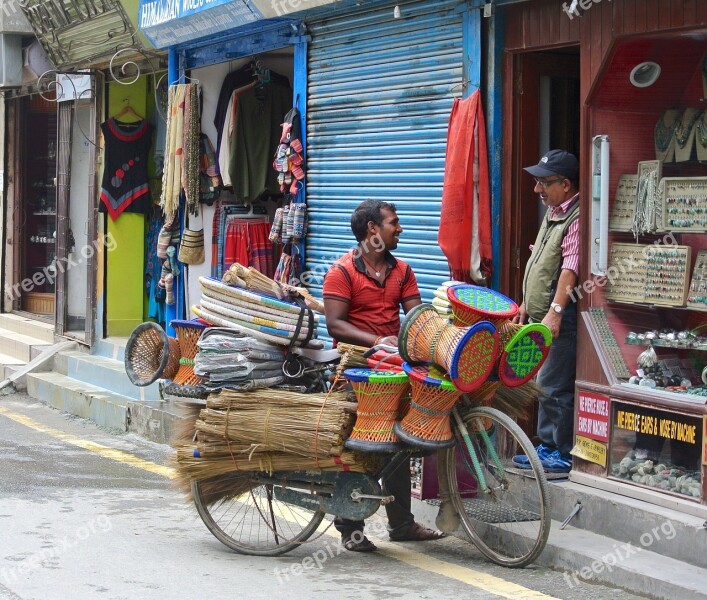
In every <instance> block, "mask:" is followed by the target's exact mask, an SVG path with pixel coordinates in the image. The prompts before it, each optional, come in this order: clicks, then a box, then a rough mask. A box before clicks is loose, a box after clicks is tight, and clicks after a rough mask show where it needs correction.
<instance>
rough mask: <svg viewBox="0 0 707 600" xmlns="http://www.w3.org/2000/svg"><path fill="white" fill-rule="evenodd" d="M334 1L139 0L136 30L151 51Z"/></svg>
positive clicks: (333, 0) (334, 0)
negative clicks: (152, 47) (143, 35)
mask: <svg viewBox="0 0 707 600" xmlns="http://www.w3.org/2000/svg"><path fill="white" fill-rule="evenodd" d="M334 2H336V0H140V7H139V9H138V26H139V28H140V30H141V31H142V32H143V33H144V34H145V36H147V38H148V39H149V40H150V42H151V43H152V45H153V46H155V48H167V47H168V46H174V45H177V44H182V43H185V42H189V41H192V40H197V39H201V38H206V37H209V36H212V35H215V34H218V33H223V32H225V31H229V30H232V29H235V28H237V27H242V26H243V25H248V24H249V23H255V22H256V21H261V20H264V19H273V18H277V17H285V16H287V15H290V14H292V13H296V12H301V11H304V10H308V9H311V8H316V7H318V6H324V5H326V4H333V3H334Z"/></svg>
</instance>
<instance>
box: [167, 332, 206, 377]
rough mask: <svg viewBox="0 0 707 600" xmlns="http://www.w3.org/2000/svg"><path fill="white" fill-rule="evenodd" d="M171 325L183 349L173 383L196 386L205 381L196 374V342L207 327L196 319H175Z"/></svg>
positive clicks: (197, 349)
mask: <svg viewBox="0 0 707 600" xmlns="http://www.w3.org/2000/svg"><path fill="white" fill-rule="evenodd" d="M170 325H172V327H174V330H175V331H176V332H177V339H178V340H179V348H180V349H181V354H182V356H181V358H180V359H179V370H178V371H177V374H176V375H175V376H174V379H172V383H173V384H175V385H182V386H195V385H198V384H200V383H203V381H204V380H203V379H202V378H201V377H198V376H197V375H195V374H194V357H195V356H196V353H197V352H198V351H199V348H198V347H197V345H196V343H197V342H198V341H199V337H200V336H201V332H202V331H204V329H205V328H206V326H205V325H203V324H201V323H197V322H196V321H179V320H176V319H175V320H173V321H171V322H170Z"/></svg>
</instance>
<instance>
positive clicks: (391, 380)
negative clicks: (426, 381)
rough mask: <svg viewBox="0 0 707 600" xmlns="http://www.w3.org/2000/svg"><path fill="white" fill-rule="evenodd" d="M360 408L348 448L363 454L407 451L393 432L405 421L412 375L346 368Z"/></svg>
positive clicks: (346, 375)
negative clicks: (399, 422) (405, 400)
mask: <svg viewBox="0 0 707 600" xmlns="http://www.w3.org/2000/svg"><path fill="white" fill-rule="evenodd" d="M344 377H345V378H346V380H347V381H348V382H349V383H350V384H351V387H353V390H354V393H355V394H356V399H357V400H358V406H357V408H356V424H355V425H354V428H353V432H352V433H351V435H350V436H349V439H348V440H346V442H345V443H344V445H345V446H346V447H347V448H348V449H349V450H359V451H362V452H397V451H398V450H401V449H402V448H403V445H402V444H401V443H400V441H399V440H398V437H397V436H396V435H395V433H394V432H393V425H394V423H395V422H396V421H398V420H399V419H400V418H402V414H401V413H402V412H403V410H405V408H406V407H403V406H402V404H403V399H404V397H405V395H406V393H407V391H408V389H409V387H410V385H409V381H408V376H407V375H406V374H405V373H403V372H398V371H378V370H373V369H346V370H345V371H344Z"/></svg>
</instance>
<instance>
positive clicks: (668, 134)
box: [654, 112, 682, 152]
mask: <svg viewBox="0 0 707 600" xmlns="http://www.w3.org/2000/svg"><path fill="white" fill-rule="evenodd" d="M666 114H667V113H666ZM665 116H666V115H663V116H662V117H660V119H658V122H657V123H656V124H655V130H654V137H655V147H656V148H657V149H658V151H659V152H665V151H666V150H667V149H668V147H669V146H670V140H672V139H673V135H674V134H675V129H676V128H677V125H678V123H679V122H680V120H681V119H682V112H680V113H678V114H677V115H676V117H675V119H673V122H672V123H671V124H670V125H666V124H665Z"/></svg>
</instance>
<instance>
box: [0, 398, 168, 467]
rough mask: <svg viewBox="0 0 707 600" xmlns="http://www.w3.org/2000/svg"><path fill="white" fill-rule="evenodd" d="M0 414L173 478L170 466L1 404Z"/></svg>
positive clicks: (106, 456) (82, 446)
mask: <svg viewBox="0 0 707 600" xmlns="http://www.w3.org/2000/svg"><path fill="white" fill-rule="evenodd" d="M0 415H3V416H5V417H7V418H8V419H12V420H13V421H15V422H16V423H19V424H20V425H24V426H25V427H29V428H30V429H34V430H35V431H40V432H42V433H46V434H47V435H51V436H52V437H54V438H57V439H59V440H61V441H63V442H67V443H68V444H71V445H73V446H78V447H79V448H83V449H84V450H88V451H89V452H94V453H95V454H99V455H100V456H104V457H105V458H109V459H111V460H115V461H118V462H121V463H124V464H126V465H130V466H131V467H137V468H138V469H143V470H144V471H149V472H150V473H156V474H157V475H161V476H162V477H167V478H169V479H174V478H175V477H176V472H175V470H174V469H172V468H170V467H165V466H162V465H157V464H155V463H153V462H150V461H148V460H143V459H142V458H138V457H137V456H134V455H133V454H129V453H127V452H123V451H122V450H116V449H115V448H111V447H110V446H104V445H102V444H97V443H96V442H91V441H89V440H84V439H82V438H79V437H76V436H74V435H71V434H69V433H64V432H63V431H59V430H58V429H54V428H52V427H46V426H45V425H42V424H41V423H37V421H35V420H34V419H31V418H30V417H26V416H25V415H21V414H19V413H16V412H12V411H10V410H8V409H6V408H4V407H2V406H0Z"/></svg>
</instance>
